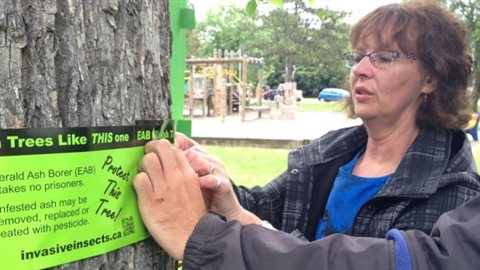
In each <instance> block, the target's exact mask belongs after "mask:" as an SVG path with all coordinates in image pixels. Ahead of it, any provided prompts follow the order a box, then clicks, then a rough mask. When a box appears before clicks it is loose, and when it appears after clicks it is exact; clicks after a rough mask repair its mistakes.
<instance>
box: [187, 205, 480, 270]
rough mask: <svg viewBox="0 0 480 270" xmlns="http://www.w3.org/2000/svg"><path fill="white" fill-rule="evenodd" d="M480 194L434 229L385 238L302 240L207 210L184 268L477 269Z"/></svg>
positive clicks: (192, 239)
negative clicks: (243, 223) (226, 217)
mask: <svg viewBox="0 0 480 270" xmlns="http://www.w3.org/2000/svg"><path fill="white" fill-rule="evenodd" d="M479 265H480V196H478V197H476V198H475V199H473V200H472V201H470V202H468V203H467V204H465V205H463V206H461V207H460V208H458V209H456V210H453V211H450V212H448V213H446V214H444V215H442V216H441V217H440V219H439V220H438V221H437V223H436V225H435V227H434V229H433V231H432V234H431V235H427V234H425V233H423V232H421V231H406V232H404V231H398V230H391V231H390V232H389V233H388V235H387V239H380V238H362V237H352V236H345V235H342V234H335V235H332V236H329V237H326V238H324V239H322V240H318V241H315V242H310V243H307V242H303V241H301V240H298V239H297V238H295V237H292V236H291V235H288V234H286V233H283V232H279V231H273V230H269V229H266V228H263V227H261V226H258V225H248V226H241V225H240V224H239V223H237V222H223V221H221V220H220V219H218V218H217V217H215V216H212V215H206V216H204V217H203V218H202V219H201V220H200V221H199V223H198V224H197V225H196V227H195V230H194V232H193V234H192V235H191V236H190V238H189V240H188V242H187V246H186V249H185V253H184V260H183V269H185V270H188V269H239V270H240V269H276V270H282V269H306V270H308V269H316V270H322V269H324V270H327V269H328V270H336V269H339V270H340V269H341V270H353V269H359V270H364V269H369V270H370V269H372V270H375V269H382V270H383V269H397V270H409V269H438V270H442V269H462V270H463V269H478V266H479Z"/></svg>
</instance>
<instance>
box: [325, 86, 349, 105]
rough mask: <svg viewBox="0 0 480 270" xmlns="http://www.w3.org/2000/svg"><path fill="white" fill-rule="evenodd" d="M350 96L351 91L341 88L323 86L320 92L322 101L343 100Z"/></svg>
mask: <svg viewBox="0 0 480 270" xmlns="http://www.w3.org/2000/svg"><path fill="white" fill-rule="evenodd" d="M348 97H350V92H348V91H347V90H345V89H340V88H323V89H322V91H320V93H319V94H318V100H320V101H326V102H329V101H341V100H344V99H347V98H348Z"/></svg>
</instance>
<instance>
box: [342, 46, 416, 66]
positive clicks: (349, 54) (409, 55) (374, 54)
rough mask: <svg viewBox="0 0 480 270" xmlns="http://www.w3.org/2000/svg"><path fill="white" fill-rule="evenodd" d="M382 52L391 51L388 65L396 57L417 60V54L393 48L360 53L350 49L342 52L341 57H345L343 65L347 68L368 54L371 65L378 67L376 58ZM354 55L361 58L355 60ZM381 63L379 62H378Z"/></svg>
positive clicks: (356, 63)
mask: <svg viewBox="0 0 480 270" xmlns="http://www.w3.org/2000/svg"><path fill="white" fill-rule="evenodd" d="M384 52H387V53H391V57H392V58H391V60H390V62H389V63H387V64H388V65H391V64H392V63H393V62H394V61H395V59H398V58H404V59H408V60H417V56H416V55H415V54H414V53H406V54H404V53H401V52H399V51H395V50H376V51H373V52H371V53H368V54H366V53H362V52H359V51H351V52H346V53H344V54H343V58H344V59H345V61H346V62H345V65H346V66H347V67H348V68H353V67H355V66H356V65H358V64H359V63H360V62H361V61H362V60H363V58H365V57H366V56H368V61H370V63H371V64H372V66H374V67H376V68H379V64H378V62H377V60H378V53H384ZM355 55H357V56H358V55H359V56H362V57H361V58H359V60H358V62H357V61H355ZM349 57H352V59H351V60H349ZM350 63H353V65H350ZM380 65H381V64H380Z"/></svg>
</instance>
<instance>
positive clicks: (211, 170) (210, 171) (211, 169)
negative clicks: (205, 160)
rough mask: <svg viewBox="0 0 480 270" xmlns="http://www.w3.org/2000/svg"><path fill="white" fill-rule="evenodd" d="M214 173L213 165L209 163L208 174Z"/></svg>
mask: <svg viewBox="0 0 480 270" xmlns="http://www.w3.org/2000/svg"><path fill="white" fill-rule="evenodd" d="M214 172H215V165H213V164H212V163H210V169H209V173H210V174H213V173H214Z"/></svg>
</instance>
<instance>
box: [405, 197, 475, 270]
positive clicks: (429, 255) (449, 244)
mask: <svg viewBox="0 0 480 270" xmlns="http://www.w3.org/2000/svg"><path fill="white" fill-rule="evenodd" d="M403 235H404V236H405V239H406V240H407V243H408V248H409V250H411V252H410V254H411V256H412V265H413V269H435V270H447V269H459V270H460V269H462V270H463V269H480V196H477V197H475V198H474V199H472V200H470V201H468V202H467V203H465V204H463V205H462V206H460V207H459V208H457V209H455V210H452V211H449V212H447V213H445V214H443V215H442V216H440V218H439V219H438V221H437V222H436V223H435V225H434V227H433V229H432V232H431V234H430V235H427V234H425V233H422V232H419V231H406V232H403Z"/></svg>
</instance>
